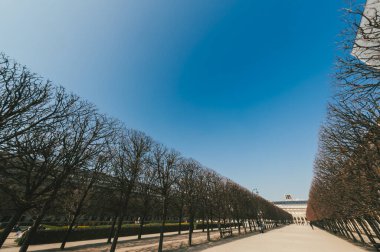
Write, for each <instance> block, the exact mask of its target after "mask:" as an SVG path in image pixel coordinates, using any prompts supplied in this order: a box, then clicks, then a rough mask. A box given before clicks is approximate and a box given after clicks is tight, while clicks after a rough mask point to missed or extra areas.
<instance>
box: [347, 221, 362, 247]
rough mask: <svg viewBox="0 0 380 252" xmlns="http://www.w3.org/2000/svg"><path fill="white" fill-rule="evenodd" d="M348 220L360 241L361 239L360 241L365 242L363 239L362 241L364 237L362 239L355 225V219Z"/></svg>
mask: <svg viewBox="0 0 380 252" xmlns="http://www.w3.org/2000/svg"><path fill="white" fill-rule="evenodd" d="M350 222H351V225H352V226H353V227H354V229H355V231H356V233H357V234H358V235H359V237H360V241H361V242H362V243H365V241H364V239H363V237H362V235H361V233H360V231H359V229H358V227H357V226H356V221H355V220H350Z"/></svg>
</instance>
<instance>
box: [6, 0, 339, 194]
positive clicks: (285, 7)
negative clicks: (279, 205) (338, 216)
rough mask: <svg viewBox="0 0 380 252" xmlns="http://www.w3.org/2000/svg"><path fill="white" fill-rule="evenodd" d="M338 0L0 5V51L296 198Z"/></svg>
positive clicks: (305, 176) (306, 181)
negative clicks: (0, 10) (0, 13)
mask: <svg viewBox="0 0 380 252" xmlns="http://www.w3.org/2000/svg"><path fill="white" fill-rule="evenodd" d="M343 7H346V6H345V3H344V1H343V0H335V1H332V0H320V1H307V0H292V1H284V0H265V1H257V0H250V1H249V0H240V1H239V0H235V1H232V0H231V1H229V0H223V1H219V0H208V1H204V0H182V1H176V0H167V1H166V0H165V1H164V0H161V1H153V0H150V1H147V0H138V1H137V0H136V1H131V0H130V1H127V0H125V1H124V0H120V1H115V0H103V1H98V0H88V1H74V0H65V1H48V0H46V1H42V0H37V1H26V0H25V1H13V0H3V1H1V2H0V8H1V9H2V15H0V30H1V39H0V51H3V52H4V53H6V54H7V55H9V56H10V57H11V58H14V59H16V60H17V61H18V62H20V63H22V64H25V65H27V66H28V67H29V68H30V69H32V70H33V71H34V72H37V73H39V74H40V75H42V76H44V77H46V78H49V79H51V80H52V81H53V82H54V83H57V84H60V85H63V86H64V87H66V88H67V89H68V90H71V91H73V92H75V93H76V94H78V95H80V96H82V97H83V98H85V99H87V100H89V101H91V102H93V103H94V104H96V105H97V106H98V108H99V110H100V111H101V112H104V113H107V114H109V115H111V116H113V117H117V118H119V119H121V120H122V121H124V122H125V123H126V124H127V126H129V127H131V128H136V129H139V130H142V131H145V132H146V133H147V134H149V135H151V136H152V137H153V138H155V139H156V140H158V141H160V142H162V143H164V144H165V145H167V146H169V147H173V148H175V149H177V150H178V151H180V152H181V153H182V154H183V155H184V156H187V157H193V158H195V159H197V160H198V161H200V162H201V163H202V164H204V165H205V166H207V167H210V168H212V169H214V170H216V171H217V172H219V173H221V174H222V175H224V176H227V177H229V178H231V179H233V180H235V181H236V182H238V183H240V184H241V185H243V186H245V187H247V188H249V189H251V188H258V190H259V193H260V194H261V195H262V196H264V197H266V198H268V199H270V200H280V199H282V198H283V195H284V194H285V193H290V194H293V195H294V196H295V197H296V198H307V195H308V190H309V186H310V182H311V178H312V167H313V160H314V156H315V153H316V150H317V144H318V131H319V127H320V124H321V123H322V122H323V120H324V117H325V114H326V104H327V100H328V98H329V97H330V96H331V93H332V89H331V86H330V83H331V75H332V73H333V71H334V69H333V68H334V58H335V56H336V55H337V53H338V52H337V44H336V42H337V41H338V40H339V37H338V34H339V32H340V31H341V30H342V28H343V27H344V25H343V23H342V21H341V17H342V14H343V13H342V11H341V9H342V8H343Z"/></svg>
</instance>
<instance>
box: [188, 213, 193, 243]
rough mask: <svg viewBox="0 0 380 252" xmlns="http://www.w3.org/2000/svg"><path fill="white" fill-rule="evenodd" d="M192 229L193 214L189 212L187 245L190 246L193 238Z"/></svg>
mask: <svg viewBox="0 0 380 252" xmlns="http://www.w3.org/2000/svg"><path fill="white" fill-rule="evenodd" d="M193 229H194V215H193V214H190V225H189V242H188V244H189V247H190V246H191V242H192V238H193Z"/></svg>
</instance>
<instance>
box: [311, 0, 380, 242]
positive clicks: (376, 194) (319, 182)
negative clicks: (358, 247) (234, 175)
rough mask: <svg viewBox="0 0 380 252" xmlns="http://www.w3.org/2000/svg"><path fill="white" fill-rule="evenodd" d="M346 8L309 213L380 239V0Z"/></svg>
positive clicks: (355, 235)
mask: <svg viewBox="0 0 380 252" xmlns="http://www.w3.org/2000/svg"><path fill="white" fill-rule="evenodd" d="M371 2H376V1H368V4H367V7H366V9H365V11H364V12H363V11H362V10H360V9H358V10H348V11H347V14H348V15H347V21H348V25H347V27H348V28H347V30H345V31H344V33H343V35H344V37H343V38H344V39H343V41H342V43H341V45H342V46H343V49H344V54H343V56H342V57H341V58H339V59H338V64H337V73H336V77H335V79H336V82H337V90H336V95H335V97H334V100H333V101H332V102H331V103H330V104H329V109H328V112H329V113H328V118H327V121H326V123H325V124H324V125H323V127H322V129H321V133H320V143H319V151H318V155H317V157H316V160H315V164H314V179H313V182H312V185H311V189H310V194H309V201H308V208H307V218H308V219H309V220H311V221H313V222H314V223H315V224H317V225H320V226H321V227H323V228H325V229H328V230H330V231H333V232H339V233H340V234H342V235H345V236H347V237H348V238H350V239H353V240H355V241H356V240H359V239H360V240H361V241H362V242H367V241H369V242H371V243H373V244H376V243H378V242H379V241H380V118H379V116H380V106H379V104H380V12H379V11H380V3H379V2H378V3H375V4H371Z"/></svg>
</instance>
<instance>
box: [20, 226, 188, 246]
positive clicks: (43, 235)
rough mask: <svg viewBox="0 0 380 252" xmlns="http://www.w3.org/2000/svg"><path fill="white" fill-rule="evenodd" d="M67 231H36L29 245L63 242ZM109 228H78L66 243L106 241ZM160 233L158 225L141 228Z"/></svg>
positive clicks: (127, 230) (129, 231) (131, 230)
mask: <svg viewBox="0 0 380 252" xmlns="http://www.w3.org/2000/svg"><path fill="white" fill-rule="evenodd" d="M188 229H189V225H188V224H182V226H181V230H188ZM66 231H67V229H50V230H49V229H46V230H38V231H37V233H36V234H35V236H34V237H33V239H32V241H31V243H30V244H31V245H34V244H45V243H57V242H61V241H62V240H63V237H64V235H65V234H66ZM110 231H111V227H89V228H84V227H82V228H78V229H75V230H73V231H72V232H71V234H70V237H69V240H68V241H82V240H92V239H102V238H104V239H107V238H108V236H109V233H110ZM175 231H178V225H166V226H165V232H175ZM138 232H139V226H138V225H128V226H123V227H122V228H121V231H120V236H133V235H137V234H138ZM159 232H160V226H159V225H152V224H151V225H149V224H148V225H146V226H144V228H143V234H154V233H159ZM25 237H26V232H24V234H23V235H22V237H21V238H19V239H17V240H16V242H17V243H18V244H19V245H21V244H22V243H23V241H24V239H25Z"/></svg>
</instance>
